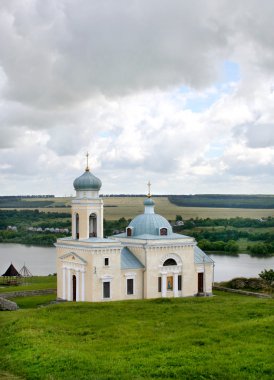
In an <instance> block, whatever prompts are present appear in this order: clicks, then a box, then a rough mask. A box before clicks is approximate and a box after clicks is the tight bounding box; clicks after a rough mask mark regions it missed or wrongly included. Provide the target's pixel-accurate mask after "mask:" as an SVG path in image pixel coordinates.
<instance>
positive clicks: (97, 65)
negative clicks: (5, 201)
mask: <svg viewBox="0 0 274 380" xmlns="http://www.w3.org/2000/svg"><path fill="white" fill-rule="evenodd" d="M273 18H274V2H273V1H263V2H262V1H261V0H260V1H257V0H241V1H230V0H227V1H225V0H209V1H207V0H203V1H200V0H184V1H182V0H131V1H128V0H92V1H90V0H77V1H75V0H47V1H44V0H24V1H22V0H2V1H1V2H0V176H1V188H0V194H1V195H16V194H47V193H50V194H55V195H65V194H67V195H68V194H72V193H73V187H72V182H73V180H74V178H75V177H77V176H79V175H80V174H81V173H82V172H83V170H84V168H85V153H86V151H89V152H90V164H91V168H92V171H93V173H94V174H95V175H97V176H98V177H99V178H101V180H102V182H103V188H102V192H103V193H105V194H109V193H144V192H146V190H147V189H146V183H147V181H148V180H149V179H150V181H151V182H152V192H154V193H158V194H165V193H172V194H188V193H192V194H194V193H273V188H274V178H273V177H274V167H273V163H274V43H273V41H274V28H273Z"/></svg>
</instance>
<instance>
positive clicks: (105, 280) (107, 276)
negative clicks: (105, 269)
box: [100, 274, 114, 282]
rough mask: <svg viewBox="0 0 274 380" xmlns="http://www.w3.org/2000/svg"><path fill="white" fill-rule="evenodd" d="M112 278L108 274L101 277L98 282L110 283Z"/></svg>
mask: <svg viewBox="0 0 274 380" xmlns="http://www.w3.org/2000/svg"><path fill="white" fill-rule="evenodd" d="M113 278H114V277H113V276H111V275H110V274H105V275H103V276H102V277H101V278H100V280H101V281H102V282H108V281H109V282H111V281H112V280H113Z"/></svg>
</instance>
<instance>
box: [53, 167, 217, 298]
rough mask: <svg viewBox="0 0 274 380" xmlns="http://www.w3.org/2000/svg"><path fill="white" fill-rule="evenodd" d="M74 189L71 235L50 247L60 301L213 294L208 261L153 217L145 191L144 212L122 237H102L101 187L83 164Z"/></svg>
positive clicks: (164, 222)
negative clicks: (52, 249) (55, 257)
mask: <svg viewBox="0 0 274 380" xmlns="http://www.w3.org/2000/svg"><path fill="white" fill-rule="evenodd" d="M73 186H74V189H75V190H76V197H75V198H73V200H72V207H71V208H72V210H71V211H72V236H71V237H65V238H60V239H58V240H57V242H56V244H55V246H56V250H57V297H58V298H59V299H63V300H67V301H81V302H82V301H87V302H101V301H115V300H131V299H147V298H160V297H190V296H196V295H211V294H212V281H213V269H214V263H213V260H212V259H211V258H210V257H208V256H207V255H206V254H205V253H204V252H203V251H202V250H201V249H200V248H198V246H197V243H196V241H195V239H194V238H192V237H189V236H185V235H181V234H176V233H174V232H173V231H172V227H171V225H170V223H169V222H168V221H167V220H166V219H165V218H164V217H163V216H161V215H158V214H156V213H155V211H154V206H155V203H154V201H153V199H152V197H151V194H150V190H149V192H148V195H147V198H146V199H145V200H144V212H143V214H140V215H137V216H136V217H135V218H134V219H133V220H132V221H131V222H130V223H129V225H128V227H127V228H126V231H125V232H124V233H120V234H118V235H114V236H111V237H107V238H106V237H104V233H103V218H104V208H103V199H102V198H101V197H100V196H99V191H100V188H101V186H102V183H101V181H100V179H99V178H97V177H96V176H95V175H93V174H92V173H91V172H90V169H89V166H88V162H87V167H86V170H85V172H84V173H83V174H82V175H81V176H80V177H78V178H76V179H75V181H74V183H73Z"/></svg>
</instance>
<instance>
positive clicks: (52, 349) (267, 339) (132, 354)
mask: <svg viewBox="0 0 274 380" xmlns="http://www.w3.org/2000/svg"><path fill="white" fill-rule="evenodd" d="M216 295H217V296H216V297H208V298H189V299H156V300H145V301H123V302H113V303H100V304H99V303H94V304H91V303H78V304H76V303H64V304H59V305H50V306H47V307H43V308H39V309H35V308H33V309H31V308H28V307H34V306H35V302H27V300H26V299H25V301H24V302H23V304H22V306H24V305H25V307H27V308H26V309H22V310H19V311H17V312H2V313H1V324H0V350H1V357H0V371H2V372H0V375H1V374H2V378H13V377H12V376H13V375H15V376H16V375H17V376H19V378H21V379H58V380H59V379H67V380H69V379H153V378H154V379H155V378H156V379H171V378H173V379H174V378H177V379H222V380H224V379H230V380H231V379H237V380H238V379H245V380H246V379H254V380H255V379H256V380H257V379H273V378H274V362H273V339H274V315H273V306H274V300H273V299H267V300H266V299H258V298H252V297H245V296H240V295H231V294H223V293H221V292H217V293H216ZM33 298H34V297H33Z"/></svg>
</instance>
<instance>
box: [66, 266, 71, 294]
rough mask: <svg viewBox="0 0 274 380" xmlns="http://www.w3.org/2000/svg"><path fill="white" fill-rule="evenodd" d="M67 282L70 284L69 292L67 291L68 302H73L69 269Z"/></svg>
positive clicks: (68, 270)
mask: <svg viewBox="0 0 274 380" xmlns="http://www.w3.org/2000/svg"><path fill="white" fill-rule="evenodd" d="M67 282H68V290H67V300H68V301H71V275H70V269H69V268H68V269H67Z"/></svg>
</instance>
